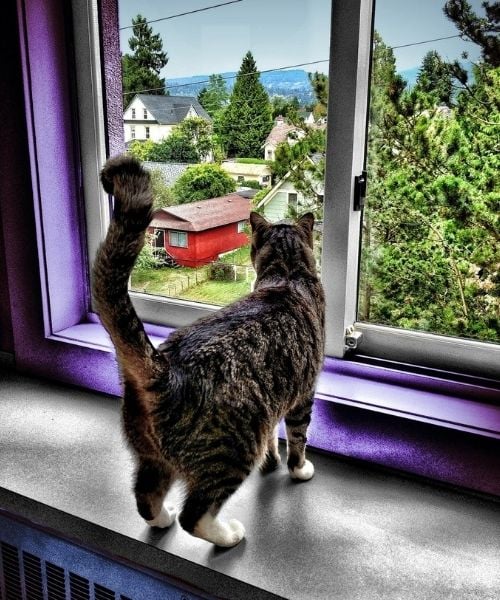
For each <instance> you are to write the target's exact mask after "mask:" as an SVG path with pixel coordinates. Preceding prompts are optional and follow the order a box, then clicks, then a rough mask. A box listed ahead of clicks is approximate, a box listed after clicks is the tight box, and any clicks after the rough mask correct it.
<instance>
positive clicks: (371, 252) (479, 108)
mask: <svg viewBox="0 0 500 600" xmlns="http://www.w3.org/2000/svg"><path fill="white" fill-rule="evenodd" d="M448 4H449V3H448ZM375 39H376V43H375V49H374V63H373V75H374V77H373V82H374V83H373V89H372V101H371V109H370V110H371V115H370V116H371V119H370V121H371V123H370V129H369V137H370V139H369V146H368V147H369V154H368V171H369V175H368V181H369V194H368V210H367V211H365V215H364V223H363V246H362V248H363V250H362V257H361V260H362V265H363V268H362V278H361V282H360V303H359V306H360V308H359V311H360V317H361V319H362V320H370V321H373V322H376V323H382V324H389V325H392V326H398V327H404V328H411V329H424V330H427V331H433V332H436V333H443V334H447V335H459V336H468V337H475V338H480V339H485V340H492V341H493V340H498V339H500V308H499V302H498V297H500V277H499V270H500V269H499V268H500V238H499V233H498V231H499V218H498V209H499V204H500V195H499V193H498V185H499V177H498V173H499V167H500V164H499V159H498V156H499V152H498V151H499V148H498V141H497V140H498V132H499V129H500V115H499V109H500V86H499V83H500V79H499V69H498V67H497V68H495V67H494V66H493V65H492V64H488V63H487V62H485V61H483V62H482V63H481V64H480V65H478V66H477V67H476V69H475V82H474V84H472V85H468V86H464V88H463V91H461V92H460V93H459V94H458V97H457V98H456V99H453V98H452V97H450V101H452V102H453V104H452V108H451V110H448V111H446V112H443V111H442V110H440V107H439V106H437V103H438V101H439V96H440V94H439V88H440V86H441V85H442V84H446V85H447V81H449V79H448V77H449V76H448V74H447V72H446V68H443V70H442V71H441V72H442V76H441V77H437V78H436V79H435V85H434V86H431V85H430V80H431V78H430V77H427V76H425V77H423V80H424V81H425V84H426V85H422V81H421V82H420V83H421V84H420V85H418V84H417V85H416V86H415V87H414V88H413V89H412V90H406V89H405V86H404V84H403V82H402V80H401V79H400V78H399V77H398V75H397V74H396V72H395V63H394V57H393V55H392V50H390V48H388V47H387V46H386V45H385V44H384V43H383V41H382V40H381V38H380V36H376V38H375ZM445 67H446V65H445ZM426 71H427V73H428V72H429V66H428V65H427V67H426V66H425V65H424V64H423V65H422V70H421V73H425V72H426Z"/></svg>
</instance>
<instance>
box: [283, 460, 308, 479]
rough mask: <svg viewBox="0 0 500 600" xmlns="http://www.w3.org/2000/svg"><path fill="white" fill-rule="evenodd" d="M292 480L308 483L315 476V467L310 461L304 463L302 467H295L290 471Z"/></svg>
mask: <svg viewBox="0 0 500 600" xmlns="http://www.w3.org/2000/svg"><path fill="white" fill-rule="evenodd" d="M288 471H289V473H290V477H291V478H292V479H299V480H300V481H307V480H308V479H311V478H312V476H313V475H314V465H313V464H312V462H311V461H310V460H307V458H306V460H305V461H304V464H303V465H302V466H301V467H294V468H293V469H289V470H288Z"/></svg>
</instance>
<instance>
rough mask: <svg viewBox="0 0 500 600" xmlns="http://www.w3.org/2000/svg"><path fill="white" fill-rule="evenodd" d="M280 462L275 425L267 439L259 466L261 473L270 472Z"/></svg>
mask: <svg viewBox="0 0 500 600" xmlns="http://www.w3.org/2000/svg"><path fill="white" fill-rule="evenodd" d="M280 464H281V456H280V453H279V449H278V426H276V427H275V428H274V429H273V430H272V431H271V433H270V434H269V437H268V439H267V450H266V454H265V456H264V460H263V461H262V463H261V464H260V466H259V469H260V471H261V473H271V472H272V471H274V470H276V469H277V468H278V467H279V465H280Z"/></svg>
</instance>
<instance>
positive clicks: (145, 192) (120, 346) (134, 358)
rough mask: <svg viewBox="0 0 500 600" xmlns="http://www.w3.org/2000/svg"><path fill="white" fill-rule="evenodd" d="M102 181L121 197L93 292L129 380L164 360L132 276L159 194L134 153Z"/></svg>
mask: <svg viewBox="0 0 500 600" xmlns="http://www.w3.org/2000/svg"><path fill="white" fill-rule="evenodd" d="M101 182H102V185H103V187H104V189H105V190H106V192H108V194H112V195H113V196H114V197H115V206H114V214H113V218H112V220H111V223H110V225H109V229H108V233H107V235H106V239H105V240H104V242H103V243H102V244H101V246H100V248H99V250H98V251H97V255H96V259H95V262H94V268H93V294H94V299H95V302H96V308H97V311H98V313H99V317H100V319H101V322H102V324H103V325H104V327H105V328H106V330H107V332H108V333H109V335H110V336H111V340H112V341H113V344H114V346H115V348H116V353H117V358H118V362H119V364H120V367H121V369H122V372H123V375H124V377H125V379H129V376H131V377H132V378H134V373H138V372H139V373H143V374H144V375H145V376H146V377H147V378H149V377H151V376H153V375H154V371H155V366H156V365H157V364H158V361H160V362H163V364H164V359H163V358H162V357H161V356H160V355H159V353H158V352H157V351H156V350H155V348H154V347H153V345H152V344H151V342H150V340H149V338H148V336H147V335H146V332H145V331H144V326H143V324H142V322H141V321H140V319H139V317H138V316H137V313H136V312H135V309H134V307H133V305H132V302H131V301H130V297H129V294H128V280H129V277H130V273H131V271H132V269H133V267H134V264H135V261H136V259H137V257H138V255H139V252H140V251H141V250H142V247H143V246H144V240H145V233H146V228H147V226H148V225H149V223H150V221H151V217H152V208H153V196H152V192H151V182H150V176H149V173H148V172H147V171H146V170H144V169H143V167H142V166H141V164H140V163H139V162H138V161H137V160H135V159H134V158H132V157H129V156H120V157H117V158H112V159H110V160H108V161H107V162H106V164H105V165H104V168H103V170H102V172H101Z"/></svg>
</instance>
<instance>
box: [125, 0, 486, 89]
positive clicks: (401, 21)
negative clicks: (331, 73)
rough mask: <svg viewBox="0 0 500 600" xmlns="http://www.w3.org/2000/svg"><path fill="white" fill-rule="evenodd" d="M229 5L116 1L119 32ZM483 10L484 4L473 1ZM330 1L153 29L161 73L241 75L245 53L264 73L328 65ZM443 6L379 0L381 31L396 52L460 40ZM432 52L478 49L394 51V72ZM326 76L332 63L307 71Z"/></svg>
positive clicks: (250, 9) (255, 8)
mask: <svg viewBox="0 0 500 600" xmlns="http://www.w3.org/2000/svg"><path fill="white" fill-rule="evenodd" d="M223 1H224V0H169V1H168V2H165V0H142V1H141V2H137V0H119V6H120V27H124V26H127V25H130V24H131V19H132V17H133V16H135V15H136V14H137V13H139V12H140V13H141V14H142V15H143V16H145V17H146V18H147V19H148V20H151V19H159V18H162V17H167V16H171V15H175V14H178V13H183V12H187V11H190V10H196V9H199V8H203V7H206V6H210V5H214V4H219V3H221V2H223ZM469 1H470V2H471V4H472V5H473V7H474V8H475V9H476V10H477V11H478V12H479V14H482V12H481V10H480V6H481V0H469ZM330 3H331V2H330V0H242V1H241V2H238V3H235V4H229V5H227V6H222V7H219V8H214V9H212V10H208V11H204V12H200V13H195V14H191V15H186V16H183V17H179V18H175V19H171V20H166V21H161V22H159V23H153V24H152V27H153V31H154V32H155V33H160V34H161V36H162V39H163V47H164V49H165V50H166V51H167V54H168V56H169V62H168V64H167V66H166V67H165V69H164V70H163V72H162V76H164V77H166V78H167V80H168V79H169V78H173V77H183V76H189V75H199V74H210V73H221V72H225V71H237V70H238V68H239V66H240V64H241V59H242V57H243V56H244V54H245V53H246V52H247V50H251V51H252V52H253V54H254V57H255V59H256V61H257V66H258V68H259V69H261V70H264V69H273V68H276V67H284V66H287V65H295V64H300V63H306V62H310V61H318V60H324V59H327V58H328V45H329V44H328V38H329V26H330ZM443 4H444V0H418V1H417V2H415V0H377V10H376V28H377V29H378V30H379V32H380V33H381V34H382V37H383V38H384V40H385V41H386V43H388V44H389V45H392V46H399V45H402V44H408V43H413V42H418V41H421V40H427V39H432V38H437V37H443V36H450V35H454V34H456V33H457V30H456V28H455V27H454V26H453V24H452V23H451V22H449V21H448V20H447V19H446V18H445V17H444V15H443V13H442V6H443ZM130 36H131V29H125V30H123V31H121V47H122V51H123V52H127V51H128V43H127V40H128V38H129V37H130ZM432 49H435V50H437V51H438V52H439V53H440V54H441V55H442V56H444V57H445V58H449V59H454V58H459V57H460V54H461V52H462V51H463V50H468V51H469V52H470V54H471V57H472V58H477V56H478V53H477V48H476V46H474V45H473V44H471V43H467V42H464V41H462V40H460V39H459V38H457V39H452V40H443V41H440V42H433V43H431V44H424V45H418V46H412V47H410V48H401V49H397V50H395V55H396V59H397V67H398V69H399V70H405V69H409V68H412V67H417V66H419V64H420V62H421V60H422V57H423V55H424V54H425V53H426V52H427V51H428V50H432ZM303 68H304V69H305V70H306V71H315V70H318V71H323V72H327V71H328V62H323V63H321V64H317V65H311V66H306V67H303Z"/></svg>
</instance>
